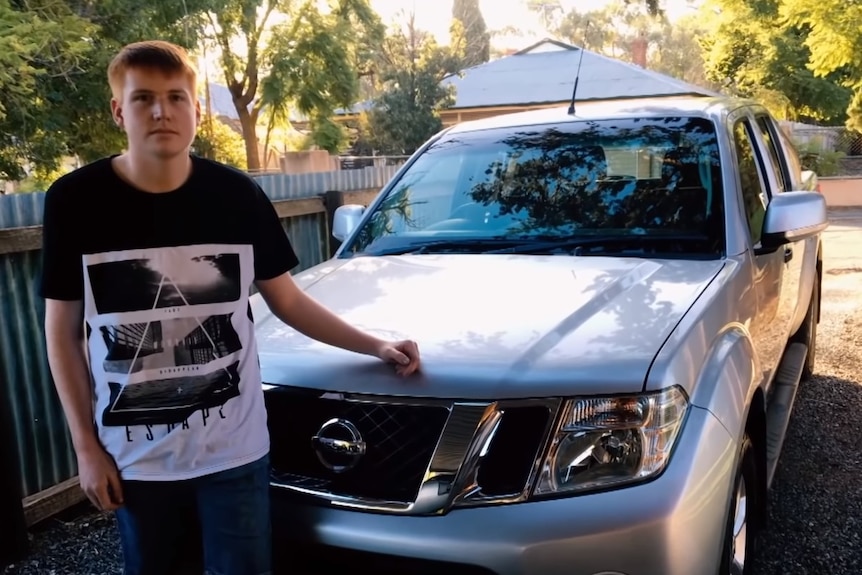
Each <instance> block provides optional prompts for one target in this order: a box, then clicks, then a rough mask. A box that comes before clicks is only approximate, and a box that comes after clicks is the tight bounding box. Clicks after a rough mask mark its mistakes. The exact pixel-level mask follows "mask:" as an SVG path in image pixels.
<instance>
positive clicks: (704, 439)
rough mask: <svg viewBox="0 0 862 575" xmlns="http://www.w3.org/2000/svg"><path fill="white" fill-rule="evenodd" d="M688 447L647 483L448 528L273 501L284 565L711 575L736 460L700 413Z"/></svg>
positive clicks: (466, 519) (489, 510) (463, 514)
mask: <svg viewBox="0 0 862 575" xmlns="http://www.w3.org/2000/svg"><path fill="white" fill-rule="evenodd" d="M678 441H679V442H678V444H677V447H676V450H675V453H674V455H673V457H672V459H671V462H670V465H669V466H668V468H667V469H666V470H665V472H664V473H663V474H662V475H661V476H660V477H658V478H657V479H655V480H653V481H650V482H648V483H644V484H640V485H635V486H630V487H625V488H620V489H616V490H612V491H605V492H598V493H593V494H583V495H579V496H572V497H565V498H560V499H555V500H544V501H531V502H527V503H518V504H509V505H497V506H489V507H478V508H464V509H455V510H452V511H450V512H449V513H447V514H445V515H442V516H430V517H429V516H412V517H411V516H403V515H390V514H383V513H370V512H361V511H352V510H347V509H341V508H335V507H329V506H326V505H320V504H309V503H308V502H307V501H305V502H304V501H301V500H298V499H297V498H296V497H295V496H292V495H289V494H286V493H285V492H283V491H281V490H277V489H275V490H273V534H274V537H275V539H274V541H275V548H276V557H277V562H279V557H280V558H283V559H284V560H285V561H286V562H288V564H289V565H290V568H291V569H292V571H290V570H289V571H287V572H298V573H303V574H309V575H311V574H317V573H320V574H323V573H332V572H341V571H338V570H337V569H338V568H339V566H340V567H342V568H344V567H348V568H353V569H354V570H355V569H362V570H365V569H364V568H365V567H370V568H371V570H372V571H373V572H375V573H378V574H380V575H383V574H387V573H390V572H391V573H411V574H414V575H419V574H421V573H441V572H443V573H446V574H447V575H454V574H455V573H470V574H474V573H475V574H483V575H533V574H535V575H557V574H559V575H563V574H565V575H597V574H602V575H617V574H622V575H694V574H697V575H712V574H714V573H716V572H717V569H718V562H719V553H720V547H721V543H722V539H723V533H724V525H725V518H726V514H727V505H728V501H729V497H730V492H731V481H732V477H733V470H734V464H735V455H736V452H737V449H736V446H735V444H734V440H733V438H731V437H730V435H729V434H728V432H727V431H726V429H725V428H724V427H722V426H721V424H720V423H719V422H718V420H716V419H715V417H713V415H712V414H711V413H709V412H708V411H706V410H703V409H700V408H697V407H692V408H691V412H690V413H689V415H688V418H687V421H686V423H685V427H684V428H683V430H682V433H681V435H680V437H679V440H678ZM387 569H391V571H387ZM345 572H346V571H345Z"/></svg>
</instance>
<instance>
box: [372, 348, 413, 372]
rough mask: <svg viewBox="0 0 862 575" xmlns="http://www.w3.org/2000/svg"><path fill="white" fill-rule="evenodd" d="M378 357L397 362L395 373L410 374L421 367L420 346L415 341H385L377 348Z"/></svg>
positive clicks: (389, 361)
mask: <svg viewBox="0 0 862 575" xmlns="http://www.w3.org/2000/svg"><path fill="white" fill-rule="evenodd" d="M377 357H379V358H380V359H382V360H383V361H385V362H386V363H394V364H395V366H396V367H395V373H397V374H398V375H403V376H408V375H410V374H411V373H413V372H415V371H416V370H417V369H419V346H417V345H416V342H415V341H411V340H409V339H408V340H403V341H394V342H389V341H384V342H382V343H381V344H380V347H379V348H378V349H377Z"/></svg>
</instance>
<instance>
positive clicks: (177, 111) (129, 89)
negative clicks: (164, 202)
mask: <svg viewBox="0 0 862 575" xmlns="http://www.w3.org/2000/svg"><path fill="white" fill-rule="evenodd" d="M111 109H112V111H113V115H114V120H115V121H116V122H117V125H118V126H120V127H121V128H122V129H123V130H124V131H125V132H126V135H127V137H128V142H129V150H130V151H135V152H142V153H144V154H147V155H150V156H152V157H155V158H157V159H169V158H172V157H176V156H178V155H185V154H188V149H189V146H191V144H192V142H193V141H194V138H195V134H196V132H197V126H198V123H199V121H200V103H199V102H198V99H197V97H195V93H194V87H193V85H192V82H191V80H190V79H189V78H188V77H186V76H185V75H184V74H172V75H167V74H165V73H163V72H160V71H158V70H148V69H140V68H132V69H129V70H127V71H126V78H125V84H124V86H123V94H122V99H121V100H119V101H118V100H116V99H113V100H111Z"/></svg>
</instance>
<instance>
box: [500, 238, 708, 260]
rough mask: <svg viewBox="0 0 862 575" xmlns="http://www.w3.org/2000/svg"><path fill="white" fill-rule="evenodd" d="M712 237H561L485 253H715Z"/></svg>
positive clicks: (542, 239)
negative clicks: (617, 251) (614, 251)
mask: <svg viewBox="0 0 862 575" xmlns="http://www.w3.org/2000/svg"><path fill="white" fill-rule="evenodd" d="M708 246H709V237H708V236H706V235H704V234H661V235H658V234H622V235H607V236H602V235H595V236H594V235H590V236H577V235H575V236H561V237H559V238H557V239H549V238H548V237H547V236H544V237H542V238H541V239H531V240H526V241H523V240H522V241H520V242H517V243H516V244H515V245H511V246H506V247H502V248H499V249H495V250H490V251H485V252H484V253H492V254H494V253H498V254H546V253H551V252H554V251H558V250H565V251H567V252H571V251H574V252H575V255H583V254H586V255H588V254H590V253H605V252H607V251H609V250H610V248H615V249H625V248H627V247H631V248H636V249H640V250H646V249H647V248H649V249H648V251H650V252H652V253H655V252H658V253H692V252H698V253H700V252H703V251H707V252H709V251H711V250H710V249H709V247H708Z"/></svg>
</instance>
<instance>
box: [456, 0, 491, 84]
mask: <svg viewBox="0 0 862 575" xmlns="http://www.w3.org/2000/svg"><path fill="white" fill-rule="evenodd" d="M452 19H453V20H454V21H457V22H458V23H459V25H460V26H459V28H457V30H458V31H459V33H457V34H452V35H451V41H450V44H452V45H453V46H457V47H458V48H457V49H459V50H461V51H462V52H463V53H464V62H463V67H464V68H469V67H472V66H478V65H479V64H482V63H484V62H487V61H488V60H489V59H490V57H491V35H490V34H489V33H488V26H487V25H486V24H485V18H484V17H483V16H482V10H481V9H480V8H479V0H454V2H453V3H452Z"/></svg>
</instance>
